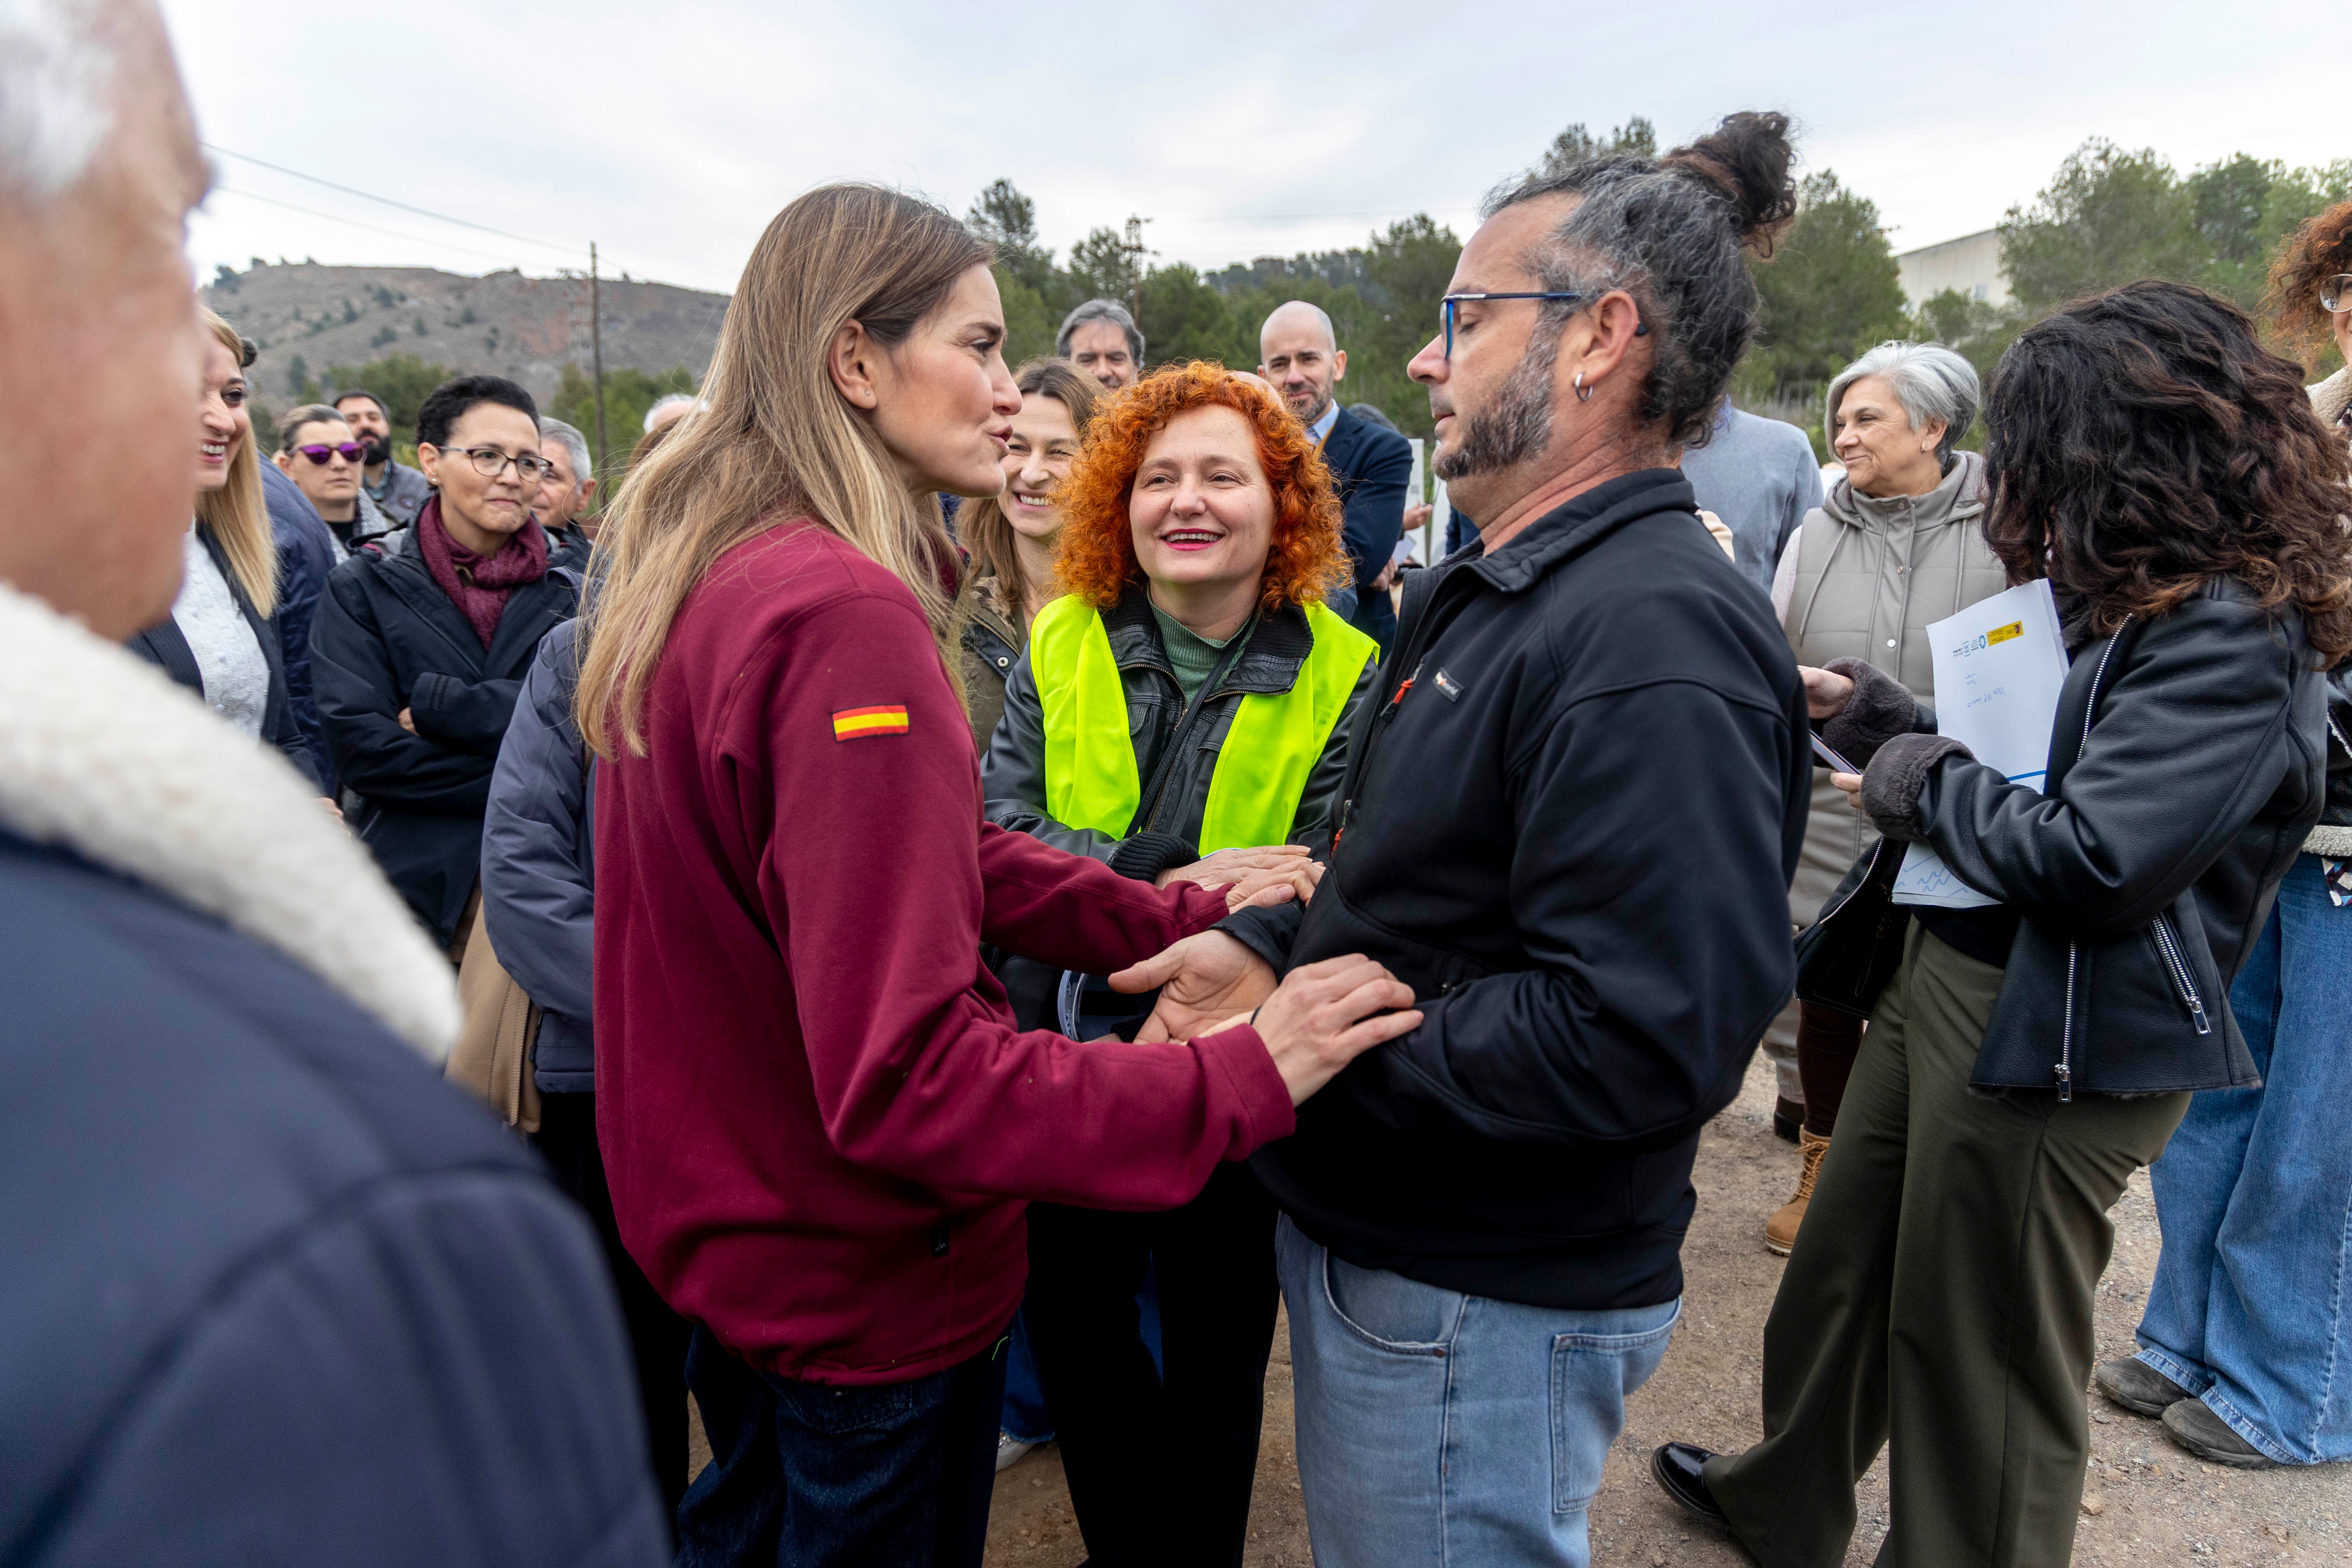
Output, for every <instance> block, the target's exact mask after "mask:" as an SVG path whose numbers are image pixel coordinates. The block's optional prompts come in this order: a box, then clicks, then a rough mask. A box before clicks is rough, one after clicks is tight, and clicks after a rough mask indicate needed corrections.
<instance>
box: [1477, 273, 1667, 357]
mask: <svg viewBox="0 0 2352 1568" xmlns="http://www.w3.org/2000/svg"><path fill="white" fill-rule="evenodd" d="M1591 298H1592V296H1591V294H1590V293H1589V292H1583V291H1568V292H1562V291H1558V290H1555V291H1553V292H1550V293H1538V294H1448V295H1446V296H1445V297H1444V299H1443V300H1439V301H1438V305H1439V308H1440V309H1441V310H1443V311H1444V316H1445V358H1446V360H1447V362H1448V363H1452V361H1453V358H1454V307H1455V306H1457V305H1459V304H1461V303H1463V302H1464V301H1465V300H1474V301H1475V300H1590V299H1591ZM1649 330H1650V323H1649V322H1647V321H1637V322H1635V323H1634V325H1633V335H1634V336H1635V337H1637V338H1638V337H1642V336H1644V335H1646V334H1647V333H1648V331H1649Z"/></svg>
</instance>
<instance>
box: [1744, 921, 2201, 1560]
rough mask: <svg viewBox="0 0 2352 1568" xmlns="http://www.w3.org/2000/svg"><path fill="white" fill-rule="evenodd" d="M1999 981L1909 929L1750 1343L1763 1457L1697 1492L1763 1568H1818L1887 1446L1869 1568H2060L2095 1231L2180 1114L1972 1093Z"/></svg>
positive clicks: (2142, 1103)
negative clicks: (1882, 1523)
mask: <svg viewBox="0 0 2352 1568" xmlns="http://www.w3.org/2000/svg"><path fill="white" fill-rule="evenodd" d="M2000 980H2001V971H2000V969H1998V968H1996V967H1995V966H1993V965H1991V964H1989V963H1979V961H1977V960H1975V959H1972V958H1969V957H1968V956H1967V955H1965V954H1963V953H1961V952H1957V951H1955V950H1954V949H1952V948H1951V947H1948V946H1947V945H1946V944H1945V943H1943V942H1939V941H1937V939H1936V938H1934V937H1932V936H1929V935H1928V934H1927V932H1926V931H1923V930H1922V929H1921V928H1920V927H1919V925H1918V924H1917V922H1916V921H1914V922H1913V924H1912V928H1911V933H1910V936H1909V938H1908V940H1907V941H1906V943H1905V947H1904V953H1903V963H1902V966H1901V967H1900V968H1899V969H1898V970H1897V971H1896V972H1895V978H1894V979H1893V980H1892V981H1891V982H1889V983H1888V984H1887V987H1886V990H1885V994H1882V995H1881V996H1880V998H1879V1002H1878V1006H1877V1009H1876V1011H1875V1012H1874V1013H1873V1014H1872V1016H1871V1020H1870V1029H1869V1031H1868V1033H1867V1034H1866V1035H1865V1036H1864V1039H1863V1045H1862V1052H1861V1055H1860V1056H1859V1057H1858V1058H1856V1059H1855V1062H1854V1068H1853V1079H1852V1080H1851V1081H1850V1082H1849V1083H1848V1084H1847V1086H1846V1091H1845V1102H1844V1104H1843V1106H1842V1107H1841V1108H1840V1109H1839V1111H1838V1123H1837V1133H1836V1136H1835V1137H1834V1138H1832V1141H1831V1143H1830V1152H1829V1155H1828V1158H1827V1159H1826V1160H1825V1161H1824V1162H1823V1164H1822V1173H1821V1180H1820V1184H1819V1185H1818V1186H1817V1187H1816V1188H1815V1190H1814V1193H1813V1200H1812V1205H1811V1207H1810V1208H1809V1209H1808V1210H1807V1211H1806V1214H1805V1221H1804V1226H1803V1228H1802V1229H1801V1231H1799V1233H1798V1236H1797V1246H1796V1250H1795V1251H1794V1252H1793V1253H1792V1254H1791V1255H1790V1258H1789V1266H1788V1270H1787V1272H1786V1273H1784V1274H1783V1275H1782V1276H1781V1279H1780V1293H1779V1294H1778V1295H1777V1296H1776V1297H1775V1298H1774V1299H1773V1302H1772V1315H1771V1318H1770V1320H1769V1321H1768V1322H1767V1323H1766V1325H1765V1329H1764V1433H1765V1437H1764V1441H1763V1442H1761V1443H1759V1444H1758V1445H1756V1447H1752V1448H1750V1449H1748V1451H1747V1452H1746V1453H1743V1454H1737V1455H1727V1456H1724V1457H1722V1458H1717V1459H1714V1460H1712V1461H1710V1462H1709V1463H1708V1465H1707V1467H1706V1484H1707V1488H1708V1489H1709V1490H1710V1491H1711V1492H1713V1494H1714V1496H1715V1499H1716V1500H1717V1502H1718V1503H1719V1504H1721V1505H1722V1508H1723V1510H1724V1511H1725V1513H1726V1514H1727V1516H1728V1517H1729V1519H1730V1521H1731V1525H1732V1529H1733V1531H1735V1532H1736V1533H1737V1534H1738V1537H1739V1539H1740V1541H1741V1542H1742V1543H1743V1544H1745V1545H1746V1546H1747V1547H1748V1550H1749V1551H1750V1552H1753V1553H1754V1554H1755V1556H1756V1558H1757V1561H1759V1563H1764V1564H1765V1565H1766V1568H1836V1565H1838V1564H1840V1563H1843V1562H1844V1561H1845V1553H1846V1548H1847V1545H1848V1543H1849V1542H1851V1541H1852V1539H1853V1529H1854V1483H1855V1482H1856V1481H1857V1480H1859V1479H1861V1478H1862V1476H1863V1474H1864V1471H1866V1470H1868V1469H1869V1468H1870V1466H1871V1464H1872V1462H1873V1461H1874V1460H1875V1459H1876V1458H1877V1457H1878V1451H1879V1449H1880V1448H1881V1447H1886V1446H1888V1445H1889V1444H1891V1445H1892V1447H1893V1452H1892V1455H1891V1456H1890V1460H1889V1470H1890V1479H1891V1483H1892V1485H1891V1493H1892V1497H1891V1503H1892V1510H1891V1519H1890V1525H1891V1528H1890V1529H1889V1531H1888V1532H1887V1536H1886V1540H1885V1544H1884V1545H1883V1546H1882V1547H1881V1549H1880V1551H1879V1554H1878V1562H1879V1563H1880V1564H1882V1568H1944V1565H1946V1564H1950V1565H1953V1568H1958V1565H1961V1564H1965V1565H1967V1568H2012V1565H2014V1568H2063V1564H2064V1563H2066V1562H2067V1560H2068V1559H2069V1557H2070V1556H2071V1555H2072V1553H2073V1551H2074V1519H2075V1510H2076V1508H2077V1507H2078V1506H2079V1505H2080V1503H2081V1501H2082V1495H2083V1471H2084V1461H2085V1459H2086V1458H2087V1457H2088V1453H2089V1444H2090V1438H2089V1426H2088V1425H2087V1423H2088V1412H2087V1411H2086V1410H2085V1408H2084V1388H2085V1386H2086V1385H2087V1384H2088V1383H2089V1381H2090V1375H2091V1361H2092V1356H2093V1352H2094V1348H2095V1345H2094V1330H2093V1324H2092V1303H2093V1299H2094V1294H2095V1291H2096V1289H2097V1288H2098V1283H2099V1276H2100V1274H2101V1273H2103V1272H2104V1271H2105V1268H2106V1266H2107V1258H2108V1256H2109V1254H2110V1253H2111V1252H2112V1250H2113V1248H2114V1242H2115V1227H2114V1226H2112V1225H2110V1224H2109V1223H2108V1220H2107V1210H2108V1209H2109V1208H2110V1207H2112V1206H2113V1205H2114V1204H2115V1202H2116V1198H2118V1197H2119V1196H2121V1195H2122V1194H2123V1190H2124V1183H2125V1182H2126V1180H2127V1179H2128V1178H2129V1177H2130V1175H2131V1173H2132V1172H2133V1171H2134V1170H2135V1169H2136V1168H2137V1167H2138V1166H2141V1165H2145V1164H2147V1163H2149V1162H2151V1161H2153V1160H2154V1159H2155V1158H2156V1156H2157V1155H2158V1153H2159V1152H2162V1150H2163V1148H2164V1144H2165V1141H2166V1140H2167V1139H2168V1138H2170V1137H2171V1136H2172V1130H2173V1128H2174V1127H2175V1126H2177V1125H2178V1124H2179V1121H2180V1118H2181V1115H2182V1113H2183V1112H2184V1111H2186V1110H2188V1107H2189V1096H2187V1095H2186V1094H2166V1095H2152V1096H2148V1097H2146V1098H2142V1099H2136V1100H2118V1099H2113V1098H2108V1097H2103V1096H2099V1095H2088V1094H2084V1095H2077V1096H2076V1097H2075V1099H2074V1101H2073V1102H2072V1103H2071V1104H2063V1105H2062V1104H2060V1103H2059V1100H2058V1094H2057V1091H2056V1090H2055V1089H2049V1090H2038V1089H2037V1090H2014V1089H2012V1090H2008V1091H2004V1092H2003V1093H2002V1094H2000V1096H1998V1097H1991V1096H1986V1095H1980V1094H1971V1093H1970V1092H1969V1071H1970V1069H1971V1068H1972V1067H1973V1066H1974V1064H1975V1061H1976V1055H1977V1046H1978V1043H1979V1041H1980V1040H1981V1039H1982V1038H1983V1037H1984V1028H1985V1022H1986V1020H1987V1019H1988V1018H1989V1017H1990V1016H1991V1013H1992V1005H1993V998H1994V996H1995V995H1996V994H1998V993H1999V992H2000Z"/></svg>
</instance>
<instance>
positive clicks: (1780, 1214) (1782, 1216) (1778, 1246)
mask: <svg viewBox="0 0 2352 1568" xmlns="http://www.w3.org/2000/svg"><path fill="white" fill-rule="evenodd" d="M1797 1150H1798V1158H1799V1159H1801V1160H1802V1161H1803V1162H1804V1164H1803V1166H1802V1167H1801V1169H1800V1170H1799V1171H1798V1173H1797V1195H1796V1196H1795V1197H1793V1198H1790V1200H1789V1201H1788V1202H1787V1203H1785V1204H1782V1205H1780V1207H1779V1208H1777V1209H1775V1210H1773V1211H1772V1217H1771V1218H1770V1219H1768V1220H1766V1221H1765V1222H1764V1245H1765V1246H1766V1247H1769V1248H1770V1249H1771V1250H1772V1251H1774V1252H1777V1253H1779V1254H1780V1256H1781V1257H1783V1258H1786V1257H1788V1256H1789V1249H1790V1247H1794V1246H1796V1245H1797V1227H1798V1226H1801V1225H1803V1224H1804V1223H1805V1208H1806V1205H1809V1204H1811V1202H1812V1201H1813V1184H1814V1183H1815V1182H1817V1181H1819V1180H1820V1179H1821V1174H1822V1156H1823V1155H1825V1154H1827V1153H1828V1152H1830V1141H1829V1140H1828V1139H1826V1138H1822V1137H1819V1136H1817V1135H1815V1133H1814V1132H1813V1131H1812V1129H1811V1128H1806V1129H1804V1130H1803V1131H1801V1132H1800V1133H1799V1135H1798V1141H1797Z"/></svg>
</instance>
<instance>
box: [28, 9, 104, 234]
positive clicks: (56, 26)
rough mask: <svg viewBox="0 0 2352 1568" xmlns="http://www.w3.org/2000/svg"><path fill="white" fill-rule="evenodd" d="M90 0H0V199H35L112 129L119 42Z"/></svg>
mask: <svg viewBox="0 0 2352 1568" xmlns="http://www.w3.org/2000/svg"><path fill="white" fill-rule="evenodd" d="M101 9H102V7H101V6H100V5H96V4H93V3H92V0H0V198H7V199H12V200H15V201H18V202H22V203H26V204H27V205H36V206H37V205H43V204H45V203H47V202H49V201H51V200H54V199H55V198H56V197H58V196H60V195H64V194H65V193H66V192H67V191H68V190H71V189H72V188H73V187H74V186H75V185H77V184H79V183H80V181H81V179H82V176H83V175H85V174H88V173H89V165H90V163H91V160H92V159H93V158H95V157H96V156H97V154H98V151H99V149H100V147H102V146H104V145H105V144H106V141H107V139H108V138H109V137H110V136H111V135H112V134H113V133H114V126H115V101H114V98H115V94H114V88H115V79H116V76H117V75H118V74H119V72H120V69H121V58H120V55H119V50H120V47H121V46H120V42H119V40H118V39H116V38H114V37H109V36H108V34H109V32H110V29H105V28H101V27H100V26H99V25H98V24H99V19H100V11H101Z"/></svg>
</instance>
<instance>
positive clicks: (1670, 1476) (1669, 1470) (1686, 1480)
mask: <svg viewBox="0 0 2352 1568" xmlns="http://www.w3.org/2000/svg"><path fill="white" fill-rule="evenodd" d="M1712 1458H1715V1456H1714V1455H1713V1454H1711V1453H1709V1452H1708V1451H1707V1450H1706V1449H1705V1448H1702V1447H1699V1446H1698V1445H1696V1443H1668V1444H1666V1445H1665V1446H1664V1447H1662V1448H1659V1449H1658V1450H1656V1451H1655V1452H1654V1453H1653V1454H1652V1455H1651V1456H1650V1474H1651V1476H1652V1478H1653V1479H1655V1480H1656V1481H1657V1483H1658V1485H1659V1487H1660V1488H1661V1489H1664V1492H1665V1494H1666V1495H1667V1496H1668V1497H1670V1498H1672V1499H1674V1500H1675V1501H1676V1502H1678V1503H1680V1504H1682V1505H1683V1507H1685V1508H1686V1509H1688V1510H1691V1512H1693V1513H1695V1514H1696V1515H1698V1516H1699V1518H1701V1519H1703V1520H1706V1521H1707V1522H1708V1523H1709V1524H1720V1525H1725V1526H1728V1525H1729V1524H1730V1521H1728V1520H1727V1519H1725V1518H1724V1517H1723V1510H1722V1509H1720V1508H1718V1507H1717V1506H1716V1501H1715V1498H1714V1496H1713V1495H1712V1494H1711V1493H1709V1492H1708V1491H1707V1489H1706V1477H1705V1476H1704V1475H1702V1474H1701V1473H1700V1472H1701V1471H1702V1470H1703V1469H1704V1468H1705V1467H1706V1462H1707V1461H1708V1460H1709V1459H1712Z"/></svg>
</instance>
